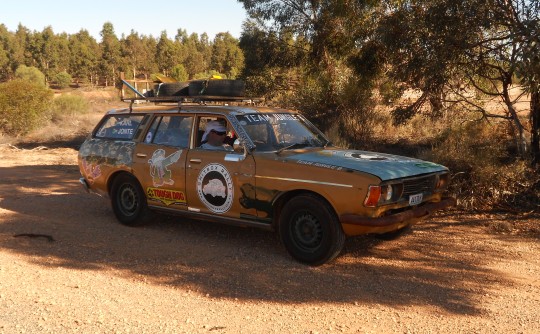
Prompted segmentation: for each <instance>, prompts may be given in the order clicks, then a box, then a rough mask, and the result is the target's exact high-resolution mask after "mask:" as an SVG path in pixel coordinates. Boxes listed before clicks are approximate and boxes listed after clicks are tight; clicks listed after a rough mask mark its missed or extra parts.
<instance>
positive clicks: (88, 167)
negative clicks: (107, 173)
mask: <svg viewBox="0 0 540 334" xmlns="http://www.w3.org/2000/svg"><path fill="white" fill-rule="evenodd" d="M81 161H82V167H83V171H84V176H85V177H86V180H87V181H88V183H90V184H92V183H94V180H95V179H97V178H98V177H100V176H101V166H100V165H96V164H94V163H89V162H88V161H86V158H83V159H82V160H81Z"/></svg>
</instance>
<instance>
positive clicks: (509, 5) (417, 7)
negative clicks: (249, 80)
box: [351, 0, 540, 161]
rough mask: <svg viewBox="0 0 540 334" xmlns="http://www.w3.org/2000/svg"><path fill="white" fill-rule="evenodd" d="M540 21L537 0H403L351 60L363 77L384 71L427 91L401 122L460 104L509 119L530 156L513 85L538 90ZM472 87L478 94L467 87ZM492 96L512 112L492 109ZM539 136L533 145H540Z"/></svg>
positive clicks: (399, 114) (400, 113) (399, 112)
mask: <svg viewBox="0 0 540 334" xmlns="http://www.w3.org/2000/svg"><path fill="white" fill-rule="evenodd" d="M539 22H540V19H539V3H538V2H533V1H526V0H489V1H481V0H468V1H459V2H458V1H456V2H448V1H442V0H425V1H400V2H396V4H395V5H390V6H389V7H388V8H387V9H386V10H385V11H384V15H383V16H381V17H379V19H378V21H377V25H376V28H374V29H373V30H372V31H371V33H370V34H369V35H368V38H366V36H362V37H361V39H360V38H357V39H356V41H357V44H358V45H359V47H358V49H357V53H356V55H355V56H354V57H352V60H351V62H352V63H353V64H354V65H355V69H356V71H357V73H358V74H359V75H364V76H370V77H377V76H379V75H381V74H382V73H383V72H384V74H385V75H386V76H387V77H388V78H389V80H391V81H392V82H394V83H395V84H396V85H399V86H400V87H401V90H402V91H403V90H404V89H405V88H412V89H418V90H420V91H421V92H422V94H421V96H420V98H419V99H417V100H416V101H415V102H414V103H412V104H411V105H409V106H406V107H404V108H398V109H396V110H395V116H396V119H397V121H398V122H399V121H406V120H407V119H408V118H410V117H411V116H412V115H414V114H415V113H417V112H418V111H419V110H421V108H422V107H423V106H425V105H430V106H431V109H432V111H433V112H434V113H435V114H434V115H435V116H436V115H437V114H440V112H441V110H442V109H443V108H444V109H448V108H451V107H455V106H456V105H459V106H460V107H461V108H467V109H469V110H471V111H474V112H477V113H480V116H481V118H493V117H498V118H504V119H507V120H508V121H509V124H511V125H512V126H513V128H514V133H515V137H516V144H517V145H516V146H517V147H518V149H519V152H520V153H521V155H522V156H525V154H526V152H527V140H526V135H525V127H524V125H523V124H522V121H521V119H520V117H519V115H518V113H517V110H516V109H515V108H514V105H515V102H516V99H512V97H511V96H510V88H511V87H521V88H522V89H523V90H524V91H525V92H527V91H529V92H532V91H534V90H535V89H536V88H535V87H537V86H536V84H537V82H538V77H539V76H538V74H537V73H538V66H537V64H538V61H537V60H538V48H539V46H538V36H539V34H540V33H539V24H538V23H539ZM516 78H520V79H519V80H516ZM470 91H474V92H475V94H473V95H472V96H471V94H465V93H464V92H470ZM532 96H533V97H534V94H532ZM486 99H499V100H500V101H501V102H502V103H503V104H504V105H505V106H506V111H505V114H503V115H500V114H493V113H491V112H490V111H489V110H486V109H485V108H484V107H483V105H482V101H485V100H486ZM532 100H533V101H535V100H534V98H533V99H532ZM531 110H533V111H534V110H535V108H534V107H532V108H531ZM534 115H535V113H534V112H532V113H531V118H533V116H534ZM532 123H533V124H534V121H533V122H532ZM533 132H534V130H533ZM534 137H535V135H534V133H533V136H532V138H533V142H532V146H533V147H538V144H537V143H535V142H534ZM534 150H536V151H537V152H540V149H533V151H534ZM539 154H540V153H539ZM539 159H540V157H539V158H536V159H535V161H539Z"/></svg>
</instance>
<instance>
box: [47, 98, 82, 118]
mask: <svg viewBox="0 0 540 334" xmlns="http://www.w3.org/2000/svg"><path fill="white" fill-rule="evenodd" d="M89 109H90V104H89V103H88V100H87V99H85V98H84V97H82V96H78V95H70V94H63V95H60V96H58V97H57V98H55V99H54V100H53V103H52V120H53V122H55V121H58V120H61V119H63V118H65V116H68V117H73V116H75V115H76V114H84V113H87V112H88V111H89Z"/></svg>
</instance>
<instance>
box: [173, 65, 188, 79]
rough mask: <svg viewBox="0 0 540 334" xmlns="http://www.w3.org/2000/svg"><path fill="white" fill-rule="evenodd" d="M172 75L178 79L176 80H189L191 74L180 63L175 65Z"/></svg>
mask: <svg viewBox="0 0 540 334" xmlns="http://www.w3.org/2000/svg"><path fill="white" fill-rule="evenodd" d="M171 76H172V77H173V78H175V79H176V81H180V82H181V81H187V80H188V79H189V74H188V72H187V71H186V68H185V67H184V65H182V64H178V65H176V66H175V67H173V69H172V72H171Z"/></svg>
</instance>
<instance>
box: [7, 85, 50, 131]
mask: <svg viewBox="0 0 540 334" xmlns="http://www.w3.org/2000/svg"><path fill="white" fill-rule="evenodd" d="M52 98H53V92H52V91H51V90H50V89H48V88H47V87H45V85H43V84H37V83H33V82H30V81H27V80H22V79H16V80H12V81H9V82H5V83H1V84H0V131H2V132H3V133H5V134H8V135H14V136H19V135H24V134H27V133H28V132H30V131H32V130H33V129H35V128H36V127H38V126H40V125H42V124H45V123H47V121H49V120H50V119H51V112H50V105H51V101H52Z"/></svg>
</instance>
